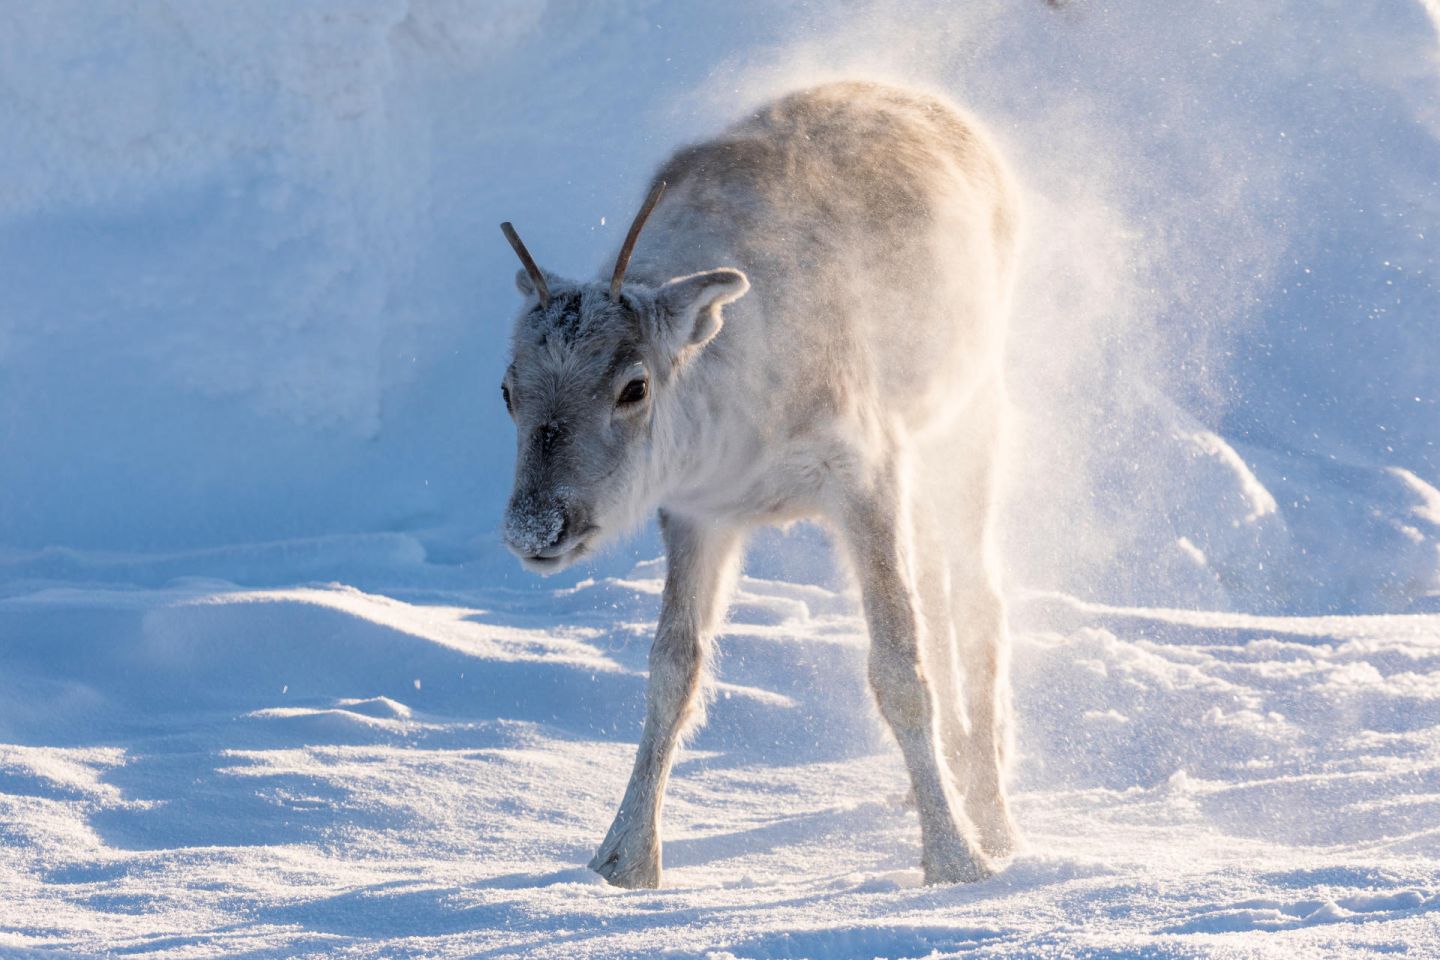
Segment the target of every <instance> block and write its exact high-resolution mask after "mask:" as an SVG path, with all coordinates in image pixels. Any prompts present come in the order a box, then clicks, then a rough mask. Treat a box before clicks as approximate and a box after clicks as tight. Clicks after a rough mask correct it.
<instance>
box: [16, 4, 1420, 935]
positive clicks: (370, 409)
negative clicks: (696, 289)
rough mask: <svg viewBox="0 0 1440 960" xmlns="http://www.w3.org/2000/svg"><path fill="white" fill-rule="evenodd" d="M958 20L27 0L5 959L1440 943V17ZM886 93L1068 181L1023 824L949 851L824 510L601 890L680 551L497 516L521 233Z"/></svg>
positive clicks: (1053, 251)
mask: <svg viewBox="0 0 1440 960" xmlns="http://www.w3.org/2000/svg"><path fill="white" fill-rule="evenodd" d="M954 6H955V5H951V4H943V3H926V2H921V0H910V2H905V0H833V2H830V3H826V4H818V5H799V6H795V7H777V6H776V5H773V4H765V3H761V2H759V0H739V2H737V3H733V4H726V5H715V4H701V3H688V2H687V3H677V4H658V3H654V2H652V0H610V2H606V3H595V4H588V3H587V4H574V3H566V2H559V0H555V2H547V3H542V2H532V0H525V2H521V0H489V2H485V3H475V2H469V0H318V2H314V3H309V4H305V5H303V6H299V7H297V6H296V5H294V4H289V3H281V2H270V0H265V2H253V3H247V4H243V5H231V6H226V7H223V8H222V7H220V6H217V5H213V4H178V5H174V4H161V3H157V4H150V5H142V6H134V5H127V4H117V3H91V2H80V0H54V2H48V3H46V4H43V5H33V4H32V5H16V4H12V5H5V6H0V118H3V120H4V121H5V128H6V130H7V131H8V134H9V135H8V136H7V138H6V140H5V141H4V146H3V148H0V264H3V267H0V491H3V492H0V956H5V957H8V956H12V955H13V956H32V955H33V956H46V955H49V956H94V955H97V954H105V953H114V954H134V955H141V956H156V957H186V956H213V955H217V954H224V955H245V956H273V957H293V956H330V955H340V954H344V955H352V956H385V957H391V956H493V957H505V956H517V957H518V956H527V957H579V956H594V957H626V956H630V957H654V956H677V957H683V956H706V957H712V958H725V957H736V958H762V957H872V956H874V957H914V958H920V957H945V956H956V955H967V956H969V955H974V956H1037V955H1038V956H1097V957H1099V956H1212V955H1218V956H1255V957H1268V956H1277V957H1279V956H1285V957H1291V956H1326V957H1332V956H1333V957H1345V956H1361V955H1367V954H1370V953H1377V952H1407V953H1408V954H1410V955H1416V956H1425V955H1436V954H1440V922H1437V917H1440V883H1437V879H1436V878H1437V876H1440V830H1437V827H1436V824H1437V823H1440V679H1437V678H1440V662H1437V658H1440V491H1437V487H1440V337H1437V336H1436V335H1435V321H1436V317H1437V316H1440V285H1437V283H1436V280H1435V275H1434V263H1435V259H1436V258H1435V252H1434V251H1435V246H1434V244H1435V238H1436V237H1437V236H1440V222H1437V220H1440V181H1437V179H1436V170H1440V109H1437V104H1440V7H1437V5H1436V3H1435V2H1433V0H1385V2H1381V0H1361V2H1354V3H1347V4H1325V5H1320V6H1316V5H1314V4H1308V3H1299V2H1298V0H1296V2H1290V0H1286V2H1282V3H1278V4H1271V5H1255V4H1249V3H1245V2H1242V0H1220V2H1217V3H1213V4H1207V5H1203V6H1198V5H1196V6H1191V7H1187V8H1184V9H1182V8H1179V7H1176V8H1174V9H1170V8H1167V9H1166V10H1165V11H1164V12H1163V15H1162V14H1161V13H1158V12H1157V11H1156V10H1155V9H1154V8H1153V5H1151V4H1145V3H1141V2H1139V0H1119V2H1111V3H1108V4H1103V5H1102V4H1094V3H1085V2H1083V0H1079V2H1075V3H1071V4H1068V5H1063V6H1062V7H1060V8H1059V9H1055V8H1052V7H1050V6H1049V5H1048V4H1044V3H1041V2H1039V0H1035V2H1034V3H1029V4H1024V3H1012V2H1001V0H993V2H992V0H982V2H979V3H973V4H968V5H966V6H964V7H963V8H961V9H952V8H953V7H954ZM838 76H868V77H876V78H880V79H888V80H892V81H900V82H905V83H913V84H917V85H922V86H927V87H931V88H935V89H939V90H942V91H945V92H947V93H949V94H950V95H952V96H954V97H955V98H956V99H958V100H960V101H962V102H964V103H966V104H968V105H969V106H971V107H972V108H973V109H974V110H975V111H976V112H977V113H978V114H979V115H980V116H982V117H983V118H984V120H985V122H986V124H987V125H988V126H989V127H990V129H991V130H992V132H993V134H994V135H995V136H996V138H997V139H998V140H999V141H1000V142H1001V144H1002V145H1003V147H1004V149H1005V152H1006V154H1007V155H1008V156H1009V157H1010V158H1011V160H1012V162H1013V164H1014V166H1015V168H1016V174H1017V178H1018V179H1019V180H1020V182H1021V183H1022V184H1024V186H1025V190H1026V197H1025V200H1026V207H1027V211H1028V217H1027V219H1028V223H1029V230H1028V239H1027V250H1026V257H1025V264H1026V267H1025V275H1024V276H1023V277H1022V282H1021V287H1020V290H1019V293H1018V299H1017V304H1016V316H1015V324H1014V336H1013V338H1012V347H1011V374H1012V378H1011V379H1012V388H1013V394H1014V400H1015V404H1016V418H1015V419H1016V427H1017V438H1016V442H1015V448H1014V450H1013V457H1012V459H1013V464H1012V469H1011V478H1010V480H1011V483H1010V493H1009V503H1008V506H1007V517H1006V522H1005V524H1004V531H1005V541H1006V544H1005V547H1006V558H1007V569H1008V572H1009V579H1010V592H1011V595H1012V609H1013V619H1014V625H1015V631H1016V650H1015V663H1014V669H1015V684H1016V701H1017V708H1018V717H1019V723H1020V729H1019V741H1018V742H1019V753H1020V759H1019V763H1018V769H1017V775H1016V783H1015V788H1016V796H1017V808H1018V817H1019V820H1020V822H1021V824H1022V827H1023V829H1024V832H1025V838H1026V841H1025V842H1026V846H1025V848H1024V850H1023V851H1022V852H1021V853H1020V855H1019V856H1018V857H1017V858H1016V860H1015V862H1014V863H1013V864H1012V865H1011V866H1010V867H1009V869H1008V870H1006V871H1005V872H1004V873H1002V874H1000V875H998V876H996V877H994V878H992V879H989V880H986V881H984V882H982V883H978V884H974V885H969V886H963V887H947V888H927V887H924V886H923V885H921V883H920V874H919V870H918V866H917V865H918V857H919V848H918V835H917V826H916V821H915V815H914V811H913V810H912V809H910V808H909V807H908V806H907V800H906V789H905V784H904V778H903V774H902V771H901V765H900V763H899V760H898V757H897V756H896V752H895V750H894V747H893V745H892V744H891V742H890V741H889V739H888V737H887V735H886V734H885V733H884V731H883V727H882V725H881V724H880V723H879V722H878V721H877V719H876V717H875V715H874V710H873V707H872V706H870V700H869V695H868V693H867V691H866V689H865V681H864V667H863V657H864V651H865V639H864V630H863V625H862V622H861V619H860V617H859V615H858V610H857V607H856V603H855V599H854V597H853V595H852V594H851V593H850V591H849V590H848V588H847V587H846V585H845V580H844V577H843V575H841V574H840V573H839V572H838V571H837V570H836V567H835V564H834V562H833V559H832V558H831V557H830V555H829V552H828V549H827V547H826V544H825V543H824V541H823V538H822V537H820V535H819V534H818V533H817V532H816V531H815V530H813V529H811V528H807V527H804V526H801V527H798V528H795V529H793V530H791V531H789V532H787V533H783V534H782V533H775V534H768V535H766V536H763V537H761V538H759V539H758V541H757V543H756V545H755V546H754V547H753V548H752V550H751V553H750V556H749V558H748V561H747V571H748V573H749V576H747V577H746V578H745V579H744V581H743V583H742V586H741V593H740V595H739V597H738V598H737V600H736V603H735V604H734V606H733V608H732V611H731V615H730V622H729V624H728V626H727V627H726V629H725V633H724V636H723V637H722V639H721V643H720V647H721V649H720V659H719V663H718V667H717V676H716V677H715V679H714V681H713V684H712V691H711V693H712V703H711V705H710V708H709V716H710V722H709V725H708V726H707V727H706V728H705V730H704V731H703V732H701V733H700V734H699V736H698V737H697V738H696V739H695V740H694V742H693V743H692V744H691V745H690V746H689V747H688V748H687V749H686V750H685V752H684V753H683V754H682V757H681V760H680V763H679V765H678V766H677V769H676V773H675V777H674V778H673V780H672V784H671V788H670V791H671V792H670V799H669V803H668V805H667V808H666V818H667V820H666V828H665V836H666V848H665V862H666V875H665V883H666V887H665V889H662V890H660V891H639V892H627V891H620V890H616V889H612V888H610V887H608V886H606V885H604V884H603V883H602V882H600V881H599V878H598V877H596V876H595V875H593V874H591V873H590V872H589V871H587V870H585V869H583V864H584V863H585V862H586V861H587V860H588V858H589V856H590V854H591V852H592V851H593V846H594V845H595V844H596V843H597V842H598V841H599V839H600V837H601V835H602V834H603V831H604V827H605V825H606V824H607V823H608V822H609V818H610V816H611V814H612V813H613V812H614V809H613V808H614V805H615V804H616V803H617V802H618V800H619V797H620V795H621V792H622V790H623V785H624V778H625V776H626V774H627V772H628V769H629V765H630V760H631V753H632V751H633V745H634V743H635V741H636V739H637V738H638V735H639V725H640V721H641V717H642V711H643V701H644V681H645V669H646V654H647V649H648V643H649V637H650V634H651V632H652V631H653V629H654V621H655V618H656V614H657V610H658V602H659V591H660V583H661V580H660V578H661V576H662V565H661V564H660V562H659V561H657V560H655V559H654V558H655V557H657V556H658V554H659V546H658V541H657V538H656V537H655V535H654V532H653V530H651V531H647V532H646V533H644V534H643V535H641V536H640V537H639V538H638V539H637V540H636V541H635V542H633V543H631V544H629V545H627V546H624V547H621V548H618V549H615V550H612V551H611V552H610V553H608V554H606V555H604V556H602V557H600V558H598V559H596V560H594V561H593V562H591V563H589V564H587V565H584V566H583V567H582V568H580V569H577V570H575V571H574V572H570V573H566V574H563V575H561V576H559V577H556V578H554V579H552V580H548V581H543V582H541V581H538V580H536V579H535V578H533V577H531V576H530V575H528V574H525V573H523V572H522V571H520V570H519V568H518V566H517V564H516V563H515V561H514V559H513V558H512V557H509V556H508V555H507V554H506V553H505V551H504V550H503V549H502V548H501V547H500V545H499V543H500V539H499V535H498V526H499V523H500V516H501V512H502V507H503V504H504V501H505V498H506V496H507V495H508V493H509V487H510V481H511V476H510V471H511V466H512V462H513V460H512V458H513V442H514V441H513V434H512V431H511V428H510V425H509V423H508V420H507V419H506V417H505V414H504V409H503V405H502V404H501V401H500V398H499V390H498V385H499V380H500V376H501V373H502V371H503V364H504V349H505V344H506V341H507V337H508V322H509V317H510V315H511V313H512V311H513V310H514V309H515V307H516V306H517V303H518V297H517V295H516V294H515V292H514V289H513V276H514V273H515V267H516V264H515V262H514V258H513V254H511V252H510V250H509V248H508V246H507V245H506V244H505V243H504V242H503V240H502V238H501V237H500V236H499V232H498V230H497V229H496V224H497V223H498V222H499V221H501V220H504V219H510V220H513V221H515V222H516V224H517V226H518V227H519V228H520V229H521V231H522V233H523V235H524V236H525V238H526V242H527V244H528V245H529V246H530V248H531V250H532V251H533V252H534V253H535V254H536V256H537V258H538V259H539V260H540V262H541V263H542V264H543V265H545V266H546V267H547V268H550V269H554V270H557V271H559V272H561V273H564V274H568V275H571V276H581V275H589V274H590V273H591V272H592V271H593V270H594V269H595V268H596V266H597V265H598V264H601V263H602V262H603V261H604V259H605V255H606V254H607V253H608V252H610V251H611V250H613V248H614V246H615V245H616V241H617V239H618V238H617V234H616V232H615V231H616V230H617V229H623V228H624V226H625V225H626V224H628V223H629V221H630V217H631V215H632V212H633V209H634V206H635V204H636V202H637V201H638V194H639V192H640V191H641V189H642V187H643V184H644V181H645V178H646V177H647V176H648V174H649V173H650V171H651V169H652V168H653V166H654V165H655V164H656V163H657V162H658V161H659V160H660V159H662V158H663V157H664V156H665V155H666V153H667V152H668V151H669V150H671V149H673V147H674V146H676V145H677V144H680V143H683V142H685V141H687V140H690V139H693V138H695V137H700V136H704V135H705V134H706V133H707V132H709V131H712V130H714V129H715V128H716V127H718V126H719V125H720V124H722V123H724V122H726V121H727V120H729V119H731V118H733V117H735V116H737V115H739V114H741V113H742V112H743V111H744V110H745V109H747V108H748V107H749V106H751V105H753V104H754V103H756V102H758V101H759V100H761V99H763V98H764V97H766V96H768V95H771V94H773V93H776V92H778V91H781V90H785V89H789V88H792V87H794V86H796V85H799V84H802V83H807V82H814V81H818V80H822V79H830V78H834V77H838ZM617 224H618V225H619V226H618V227H617Z"/></svg>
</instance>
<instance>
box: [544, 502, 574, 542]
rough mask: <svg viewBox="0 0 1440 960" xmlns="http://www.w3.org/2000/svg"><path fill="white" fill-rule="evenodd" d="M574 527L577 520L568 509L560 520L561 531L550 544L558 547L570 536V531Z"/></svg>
mask: <svg viewBox="0 0 1440 960" xmlns="http://www.w3.org/2000/svg"><path fill="white" fill-rule="evenodd" d="M574 528H575V521H574V519H573V518H572V517H571V515H570V511H569V510H566V511H565V516H564V517H563V518H562V519H561V520H560V532H559V533H557V534H556V535H555V539H554V540H552V541H551V542H550V544H549V546H550V547H558V546H559V545H560V544H562V543H564V542H565V538H566V537H568V536H570V531H571V530H573V529H574Z"/></svg>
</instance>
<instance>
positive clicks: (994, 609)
mask: <svg viewBox="0 0 1440 960" xmlns="http://www.w3.org/2000/svg"><path fill="white" fill-rule="evenodd" d="M952 599H953V602H954V609H955V616H956V622H957V626H958V627H959V629H958V631H957V633H958V637H957V640H958V647H959V649H958V653H959V656H960V659H961V662H962V663H963V664H964V667H963V669H964V673H965V692H966V707H967V710H968V713H969V718H970V730H969V733H968V735H967V736H966V737H965V738H964V739H963V740H959V741H957V742H956V749H954V750H952V751H950V752H949V759H950V762H951V764H952V769H954V770H955V771H957V774H958V772H959V771H961V770H963V771H964V777H965V779H964V780H963V781H961V782H962V783H963V784H964V790H965V811H966V813H967V814H968V815H969V817H970V820H971V821H972V822H973V823H974V824H975V826H976V828H977V829H978V830H979V831H980V842H981V844H982V845H983V846H984V848H985V852H986V853H988V854H990V855H991V856H994V857H1004V856H1008V855H1010V854H1011V853H1013V852H1014V850H1015V839H1016V836H1017V834H1018V831H1017V830H1016V827H1015V821H1014V819H1013V818H1012V817H1011V815H1010V809H1009V805H1008V804H1007V803H1006V800H1005V760H1006V756H1005V754H1006V747H1007V741H1008V739H1009V737H1008V733H1009V731H1008V730H1007V726H1006V722H1007V720H1008V715H1009V703H1010V698H1009V688H1010V681H1009V665H1008V654H1009V643H1008V637H1007V635H1006V629H1005V607H1004V601H1002V600H1001V598H1000V593H999V591H998V590H996V589H995V585H994V582H993V581H992V580H991V579H990V578H989V577H988V576H987V575H985V573H984V572H974V573H967V574H966V575H965V576H964V577H963V578H957V581H956V582H955V587H954V589H953V590H952Z"/></svg>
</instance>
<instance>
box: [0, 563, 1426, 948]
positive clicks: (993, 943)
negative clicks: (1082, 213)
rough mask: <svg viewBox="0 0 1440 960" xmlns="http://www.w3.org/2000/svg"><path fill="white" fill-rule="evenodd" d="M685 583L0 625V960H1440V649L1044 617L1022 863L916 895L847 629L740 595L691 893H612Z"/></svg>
mask: <svg viewBox="0 0 1440 960" xmlns="http://www.w3.org/2000/svg"><path fill="white" fill-rule="evenodd" d="M660 573H661V571H660V569H659V566H658V565H657V564H643V565H641V566H640V567H639V568H637V569H636V570H635V571H633V573H632V575H630V576H628V577H624V578H607V579H604V580H600V581H590V582H585V583H582V584H581V585H579V586H577V587H575V588H570V589H565V590H561V591H555V592H551V591H537V592H531V593H520V592H515V591H509V590H504V589H489V590H473V591H451V590H435V589H423V590H422V589H397V590H391V591H390V595H388V596H386V595H380V594H376V593H367V592H362V591H360V590H357V589H354V588H351V587H344V586H339V585H334V584H332V585H317V586H310V587H293V588H285V589H275V590H237V589H235V588H234V587H231V586H228V585H224V584H218V583H214V582H187V583H176V584H174V585H172V586H169V587H166V588H163V589H150V590H133V589H116V588H100V587H91V588H77V587H54V588H50V589H46V590H40V591H36V592H33V593H27V594H24V595H17V596H14V597H10V598H8V599H6V600H4V601H3V602H0V630H3V635H4V636H5V637H6V643H5V645H4V647H3V650H4V653H3V662H0V670H3V676H4V678H5V681H4V682H5V689H6V696H5V698H4V699H3V701H0V739H3V740H4V745H3V746H0V840H3V843H0V903H3V904H4V908H3V913H0V952H4V951H6V950H13V951H17V952H23V951H25V950H35V951H42V950H44V951H54V952H55V953H56V954H57V955H80V956H85V955H93V954H96V953H100V952H103V951H105V950H113V951H115V952H116V953H118V954H124V955H140V956H164V957H183V956H202V955H207V956H208V955H214V954H217V953H230V954H238V955H245V956H275V957H294V956H311V955H323V954H335V955H342V954H343V955H345V956H375V957H395V956H486V957H555V958H569V957H636V958H643V957H655V956H678V957H684V956H711V957H732V956H733V957H747V958H750V957H755V958H766V957H877V956H878V957H916V958H918V957H946V956H956V955H964V956H1035V955H1052V954H1053V955H1065V956H1073V955H1084V956H1154V955H1160V956H1204V955H1212V954H1214V955H1226V956H1277V957H1280V956H1285V957H1294V956H1327V957H1343V956H1352V955H1360V954H1362V953H1364V952H1366V951H1372V950H1375V951H1381V950H1383V951H1399V952H1404V951H1409V953H1408V955H1412V956H1426V955H1435V953H1436V951H1440V883H1437V878H1436V865H1437V862H1440V736H1437V734H1440V616H1436V615H1409V616H1400V615H1390V616H1376V617H1317V618H1299V617H1295V618H1285V617H1256V616H1247V615H1241V614H1216V613H1193V612H1188V613H1187V612H1182V611H1173V610H1160V609H1128V608H1117V607H1105V606H1099V605H1094V604H1087V603H1083V602H1080V601H1077V600H1074V599H1071V598H1068V597H1065V596H1063V595H1058V594H1048V595H1034V596H1030V597H1027V598H1025V599H1023V600H1022V601H1021V602H1020V603H1019V605H1018V609H1017V621H1018V623H1019V625H1020V628H1021V632H1020V634H1019V637H1018V641H1017V648H1016V666H1015V672H1016V686H1017V689H1016V698H1017V706H1018V709H1019V716H1020V717H1021V718H1022V721H1021V729H1020V742H1021V744H1022V753H1023V756H1022V759H1021V762H1020V769H1019V776H1018V783H1017V788H1018V810H1019V817H1020V820H1021V822H1022V823H1023V825H1024V829H1025V834H1026V846H1025V849H1024V850H1023V851H1022V852H1021V853H1020V855H1019V856H1018V857H1017V858H1016V860H1015V862H1014V863H1013V864H1012V865H1011V866H1010V868H1009V869H1008V870H1007V871H1005V872H1004V873H1002V874H1000V875H999V876H997V877H995V878H993V879H990V880H987V881H984V882H981V883H978V884H974V885H970V886H953V887H939V888H927V887H924V886H923V885H921V882H920V880H921V875H920V870H919V866H918V864H919V855H920V849H919V836H918V825H917V822H916V818H915V814H914V810H913V809H912V808H911V807H910V806H908V805H907V797H906V793H907V790H906V785H905V779H904V772H903V769H902V767H901V764H900V762H899V758H898V755H897V753H896V751H895V750H894V748H893V746H892V745H891V744H890V743H889V741H888V739H887V738H886V736H884V735H883V734H882V732H881V731H882V727H881V725H880V724H879V722H878V719H877V718H876V717H875V715H874V712H873V710H872V709H871V708H870V707H869V706H868V700H867V696H866V693H865V690H864V686H863V684H864V679H863V678H864V665H863V658H864V653H865V638H864V632H863V626H862V622H861V620H860V618H859V616H858V614H857V611H856V610H855V608H854V604H853V602H852V600H850V599H849V598H848V597H847V596H846V595H845V594H843V593H836V592H834V591H831V590H828V589H826V588H823V587H818V586H802V585H796V584H792V583H787V582H783V581H770V580H759V579H753V578H747V579H746V580H745V581H744V582H743V583H742V586H741V590H740V594H739V597H738V599H737V603H736V606H735V609H734V611H733V616H732V622H731V624H730V626H729V627H728V628H727V631H726V635H725V638H724V640H723V642H722V648H723V649H722V659H721V665H720V668H719V671H718V676H717V678H716V682H715V685H714V690H713V702H712V704H711V707H710V715H711V721H710V724H709V725H708V726H707V727H706V729H705V730H704V732H703V733H701V735H700V736H699V737H698V739H697V740H696V741H695V742H694V743H693V744H692V746H691V747H690V749H688V750H687V751H686V752H685V754H684V756H683V758H682V760H681V762H680V763H679V764H678V766H677V768H676V772H675V777H674V780H673V781H672V785H671V792H670V801H669V804H668V806H667V810H666V816H667V825H666V839H667V843H666V847H665V861H666V875H665V883H666V887H665V889H662V890H660V891H621V890H617V889H614V888H611V887H609V886H607V885H605V884H604V883H603V882H602V881H601V880H600V878H599V877H598V876H596V875H594V874H592V873H590V872H589V871H588V870H587V869H585V868H584V866H583V864H584V862H585V861H586V859H588V857H589V855H590V852H591V849H592V846H593V845H594V844H595V843H596V842H598V840H599V838H600V834H601V833H602V832H603V828H604V826H605V824H606V823H608V818H609V816H610V814H611V813H612V812H613V809H612V808H613V805H614V804H615V803H616V801H617V800H618V798H619V796H620V793H621V792H622V791H623V788H624V778H625V776H626V775H627V773H628V769H629V761H630V756H631V752H632V750H633V745H634V741H635V739H636V737H637V735H638V731H639V720H640V718H641V716H642V709H643V696H644V664H645V657H646V652H647V649H648V639H649V633H650V631H651V630H652V629H653V625H654V624H653V620H654V615H655V610H656V603H657V595H658V593H659V589H660V583H661V581H660V579H659V575H660ZM1037 622H1043V623H1045V624H1047V626H1046V627H1044V628H1036V627H1034V626H1032V625H1033V624H1034V623H1037ZM857 708H858V709H857Z"/></svg>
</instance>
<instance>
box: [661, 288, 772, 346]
mask: <svg viewBox="0 0 1440 960" xmlns="http://www.w3.org/2000/svg"><path fill="white" fill-rule="evenodd" d="M749 289H750V281H749V280H748V279H746V277H745V274H743V273H741V272H740V271H739V270H732V269H730V268H728V267H722V268H720V269H719V270H706V271H704V272H703V273H692V274H690V276H688V277H676V278H675V279H674V280H669V281H666V282H665V283H664V284H663V285H662V286H661V287H660V289H659V290H657V291H655V303H656V306H657V308H658V309H659V314H660V324H661V337H662V339H663V340H664V341H665V342H666V343H667V344H668V345H669V347H670V352H671V353H672V354H678V353H680V351H682V350H684V349H685V348H686V347H699V346H703V345H704V344H705V343H707V342H709V341H710V339H711V338H712V337H714V336H715V334H717V333H719V332H720V327H721V325H722V324H723V323H724V321H723V320H722V319H721V318H720V308H721V307H723V306H724V305H725V304H727V303H730V302H731V301H733V300H738V299H740V298H741V297H743V296H744V295H745V291H747V290H749Z"/></svg>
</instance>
